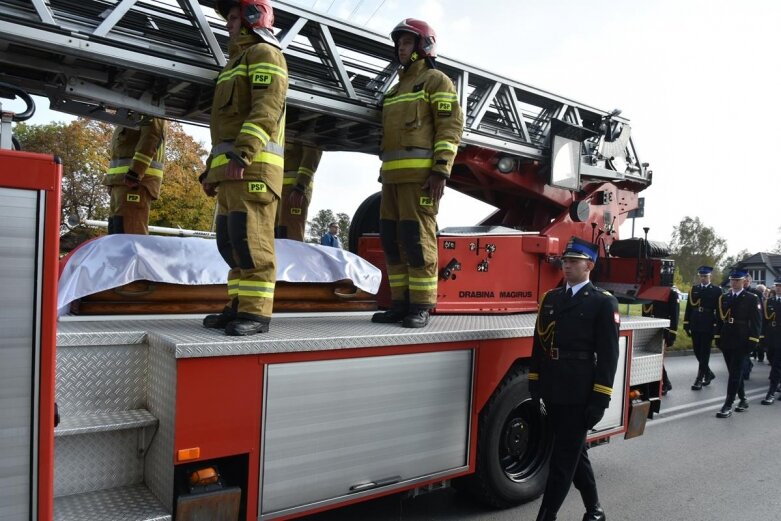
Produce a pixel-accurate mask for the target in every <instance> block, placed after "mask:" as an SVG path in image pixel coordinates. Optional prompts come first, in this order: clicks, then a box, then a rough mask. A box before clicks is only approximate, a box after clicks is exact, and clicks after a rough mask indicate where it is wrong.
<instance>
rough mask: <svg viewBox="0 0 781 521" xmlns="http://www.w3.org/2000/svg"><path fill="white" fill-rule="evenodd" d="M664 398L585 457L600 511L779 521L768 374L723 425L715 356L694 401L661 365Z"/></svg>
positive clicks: (486, 520)
mask: <svg viewBox="0 0 781 521" xmlns="http://www.w3.org/2000/svg"><path fill="white" fill-rule="evenodd" d="M665 365H666V366H667V371H668V374H669V376H670V379H671V381H672V384H673V390H672V391H670V392H669V393H668V395H667V396H666V397H665V398H664V399H663V401H662V413H661V414H660V415H657V416H656V417H655V418H654V420H651V421H649V422H648V423H647V424H646V431H645V434H644V435H643V436H641V437H639V438H635V439H632V440H623V439H613V440H612V441H611V442H610V443H609V444H607V445H604V446H600V447H597V448H594V449H592V450H591V452H590V456H591V461H592V464H593V466H594V471H595V472H596V475H597V484H598V487H599V491H600V497H601V502H602V506H603V507H604V508H605V511H606V513H607V518H608V519H609V520H610V521H644V520H654V521H656V520H669V521H677V520H681V521H684V520H685V521H777V520H779V519H781V493H780V492H779V481H781V402H777V403H775V404H773V405H772V406H764V405H761V404H760V400H761V399H762V398H763V397H764V396H765V392H766V391H767V376H768V373H769V369H770V368H769V366H768V365H767V362H765V363H764V364H756V362H755V366H754V371H753V372H752V373H751V378H750V379H749V380H748V381H747V382H746V392H747V394H748V397H749V401H750V404H751V406H750V407H749V409H748V411H746V412H743V413H733V415H732V417H731V418H728V419H718V418H716V417H715V414H716V411H718V409H719V408H720V407H721V404H722V403H723V401H724V395H725V394H726V374H727V371H726V368H725V367H724V359H723V358H722V357H721V354H720V353H718V352H715V351H714V353H713V356H712V358H711V368H712V369H713V371H714V372H715V373H716V379H715V380H714V381H713V383H712V384H711V385H710V386H709V387H705V388H703V390H702V391H699V392H697V391H692V390H690V386H691V384H692V382H693V381H694V376H695V374H696V371H697V365H696V360H695V359H694V357H692V356H685V357H674V358H672V357H671V358H668V359H667V361H666V364H665ZM539 503H540V500H539V499H538V500H536V501H533V502H531V503H528V504H525V505H521V506H518V507H516V508H512V509H509V510H501V511H497V510H491V509H489V508H487V507H484V506H482V505H480V504H477V503H475V502H473V501H472V500H470V499H469V498H468V497H464V496H461V495H459V494H458V493H456V492H455V491H454V490H452V489H447V490H441V491H437V492H431V493H428V494H424V495H420V496H417V497H409V496H408V495H406V494H396V495H392V496H388V497H384V498H380V499H376V500H373V501H369V502H365V503H361V504H358V505H353V506H350V507H345V508H341V509H337V510H333V511H329V512H324V513H321V514H318V515H313V516H309V517H306V518H304V519H306V520H307V521H337V520H338V521H345V520H361V521H397V520H405V521H420V520H429V519H436V520H470V521H471V520H475V521H477V520H479V521H505V520H506V521H510V520H513V521H517V520H531V521H533V520H534V519H535V516H536V515H537V510H538V508H539ZM582 515H583V506H582V503H581V500H580V496H579V494H578V493H577V491H576V490H575V489H574V488H573V489H571V491H570V494H569V496H567V500H566V501H565V503H564V506H563V507H562V510H561V511H560V512H559V520H560V521H580V519H581V517H582Z"/></svg>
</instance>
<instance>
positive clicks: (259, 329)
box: [225, 313, 271, 336]
mask: <svg viewBox="0 0 781 521" xmlns="http://www.w3.org/2000/svg"><path fill="white" fill-rule="evenodd" d="M270 323H271V319H270V318H269V317H261V316H260V315H254V314H252V313H236V320H233V321H231V322H229V323H228V325H227V326H225V334H226V335H229V336H249V335H256V334H258V333H267V332H268V326H269V324H270Z"/></svg>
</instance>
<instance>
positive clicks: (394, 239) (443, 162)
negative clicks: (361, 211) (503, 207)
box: [372, 18, 464, 327]
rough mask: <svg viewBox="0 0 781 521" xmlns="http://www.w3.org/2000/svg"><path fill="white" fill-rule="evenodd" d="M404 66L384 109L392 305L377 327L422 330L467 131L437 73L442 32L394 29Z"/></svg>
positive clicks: (416, 25)
mask: <svg viewBox="0 0 781 521" xmlns="http://www.w3.org/2000/svg"><path fill="white" fill-rule="evenodd" d="M391 38H392V39H393V43H394V44H395V49H396V58H397V59H398V61H399V63H400V64H401V66H402V70H401V71H400V73H399V82H398V83H397V84H396V85H394V86H393V87H392V88H391V89H390V90H389V91H388V93H387V94H386V96H385V99H384V101H383V107H382V126H383V138H382V146H381V150H382V153H381V159H382V168H381V179H382V202H381V204H380V239H381V241H382V248H383V250H384V253H385V261H386V263H387V267H388V279H389V282H390V289H391V299H392V306H391V308H390V309H389V310H387V311H384V312H380V313H375V314H374V316H373V317H372V321H373V322H380V323H394V322H402V325H403V326H404V327H424V326H425V325H426V324H428V319H429V310H430V309H431V308H433V307H434V306H435V305H436V301H437V237H436V230H437V220H436V217H437V211H438V209H439V200H440V198H441V197H442V194H443V193H444V189H445V182H446V180H447V179H448V177H449V176H450V170H451V168H452V167H453V160H454V158H455V156H456V152H458V144H459V143H460V141H461V134H462V132H463V126H464V115H463V112H462V110H461V107H460V105H459V103H458V96H457V95H456V89H455V87H454V86H453V82H452V81H451V80H450V78H448V77H447V76H446V75H445V74H444V73H442V72H440V71H438V70H436V69H435V68H434V66H435V58H436V56H437V53H436V34H435V33H434V30H433V29H432V28H431V27H430V26H429V25H428V24H427V23H426V22H423V21H421V20H414V19H412V18H407V19H406V20H403V21H402V22H401V23H399V24H398V25H397V26H396V27H395V28H394V29H393V32H391Z"/></svg>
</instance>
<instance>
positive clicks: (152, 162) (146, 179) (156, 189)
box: [103, 117, 168, 199]
mask: <svg viewBox="0 0 781 521" xmlns="http://www.w3.org/2000/svg"><path fill="white" fill-rule="evenodd" d="M167 132H168V122H167V121H165V120H163V119H159V118H151V117H144V118H143V119H142V120H141V124H140V126H139V128H138V129H132V128H127V127H116V128H115V129H114V133H113V134H112V136H111V161H109V167H108V171H107V172H106V177H105V179H104V182H103V184H105V185H109V186H116V185H123V184H124V183H125V174H127V173H128V172H129V171H130V170H132V171H133V172H135V173H136V174H138V176H139V177H140V178H141V184H142V185H143V186H144V187H146V189H147V190H148V191H149V195H150V196H151V197H152V199H157V198H158V197H160V185H161V184H162V179H163V163H164V162H165V139H166V134H167Z"/></svg>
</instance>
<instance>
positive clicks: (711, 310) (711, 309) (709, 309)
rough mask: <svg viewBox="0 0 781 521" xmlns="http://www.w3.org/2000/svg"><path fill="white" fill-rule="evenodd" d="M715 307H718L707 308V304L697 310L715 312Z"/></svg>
mask: <svg viewBox="0 0 781 521" xmlns="http://www.w3.org/2000/svg"><path fill="white" fill-rule="evenodd" d="M715 309H716V308H706V307H705V306H700V307H698V308H697V311H699V312H700V313H704V312H706V311H710V312H713V311H714V310H715Z"/></svg>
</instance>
